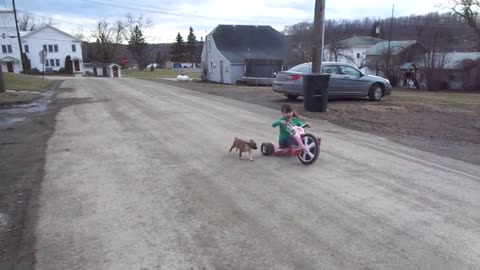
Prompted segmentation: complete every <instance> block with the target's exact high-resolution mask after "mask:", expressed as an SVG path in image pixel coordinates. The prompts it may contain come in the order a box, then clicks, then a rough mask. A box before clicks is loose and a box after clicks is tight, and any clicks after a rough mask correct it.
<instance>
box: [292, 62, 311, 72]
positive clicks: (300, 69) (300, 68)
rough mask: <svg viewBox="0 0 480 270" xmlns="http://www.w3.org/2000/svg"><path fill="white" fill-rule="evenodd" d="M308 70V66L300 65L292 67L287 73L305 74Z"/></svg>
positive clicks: (309, 67)
mask: <svg viewBox="0 0 480 270" xmlns="http://www.w3.org/2000/svg"><path fill="white" fill-rule="evenodd" d="M310 69H311V65H310V64H300V65H297V66H294V67H292V68H291V69H289V70H288V71H294V72H301V73H307V72H310Z"/></svg>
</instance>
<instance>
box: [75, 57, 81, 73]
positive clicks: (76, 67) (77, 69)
mask: <svg viewBox="0 0 480 270" xmlns="http://www.w3.org/2000/svg"><path fill="white" fill-rule="evenodd" d="M73 65H74V66H75V70H74V72H78V71H80V61H78V60H74V61H73Z"/></svg>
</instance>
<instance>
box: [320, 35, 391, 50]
mask: <svg viewBox="0 0 480 270" xmlns="http://www.w3.org/2000/svg"><path fill="white" fill-rule="evenodd" d="M383 41H385V40H383V39H381V38H376V37H368V36H354V37H351V38H347V39H343V40H340V41H337V42H333V43H330V44H328V45H327V46H326V47H327V48H330V47H332V46H335V47H344V48H351V47H356V46H373V45H375V44H377V43H380V42H383Z"/></svg>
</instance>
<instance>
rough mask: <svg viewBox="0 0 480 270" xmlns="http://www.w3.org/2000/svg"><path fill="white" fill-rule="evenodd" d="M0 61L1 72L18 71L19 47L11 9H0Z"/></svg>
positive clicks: (20, 68)
mask: <svg viewBox="0 0 480 270" xmlns="http://www.w3.org/2000/svg"><path fill="white" fill-rule="evenodd" d="M0 47H1V49H0V62H1V65H2V71H3V72H15V73H19V72H20V71H21V70H22V65H21V63H20V49H19V47H18V39H17V30H16V28H15V18H14V16H13V12H12V11H5V10H2V11H0Z"/></svg>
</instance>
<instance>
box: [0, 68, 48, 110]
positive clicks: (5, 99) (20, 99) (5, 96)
mask: <svg viewBox="0 0 480 270" xmlns="http://www.w3.org/2000/svg"><path fill="white" fill-rule="evenodd" d="M3 78H4V80H5V88H6V89H7V92H5V93H0V105H9V104H16V103H26V102H30V101H33V100H35V99H36V98H37V97H38V96H39V94H40V92H42V91H45V90H47V89H48V88H49V87H50V86H51V85H53V84H54V83H55V81H54V80H46V79H42V78H38V77H34V76H30V75H23V74H15V73H7V72H4V73H3ZM12 90H13V91H12Z"/></svg>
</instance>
